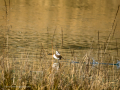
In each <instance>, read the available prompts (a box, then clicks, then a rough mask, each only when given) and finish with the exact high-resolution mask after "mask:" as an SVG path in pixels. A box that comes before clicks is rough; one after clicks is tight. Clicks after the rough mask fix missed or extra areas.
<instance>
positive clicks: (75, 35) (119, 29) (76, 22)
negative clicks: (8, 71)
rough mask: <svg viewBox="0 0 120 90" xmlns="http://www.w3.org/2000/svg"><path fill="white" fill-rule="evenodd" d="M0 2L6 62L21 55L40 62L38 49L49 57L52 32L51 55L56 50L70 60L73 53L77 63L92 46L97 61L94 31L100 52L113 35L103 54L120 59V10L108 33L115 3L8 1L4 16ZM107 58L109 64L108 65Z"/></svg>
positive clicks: (1, 39) (114, 0) (0, 44)
mask: <svg viewBox="0 0 120 90" xmlns="http://www.w3.org/2000/svg"><path fill="white" fill-rule="evenodd" d="M0 2H1V3H0V21H1V22H0V32H1V33H0V52H1V53H2V52H3V47H4V43H5V42H6V41H7V39H6V38H7V35H8V45H9V47H8V49H9V58H12V57H16V58H21V54H23V53H25V52H27V53H29V58H34V59H35V58H40V51H41V48H44V49H45V52H48V53H52V39H53V35H54V32H55V35H54V40H53V49H54V51H55V50H59V51H60V53H61V54H62V55H64V56H65V57H66V58H67V59H70V57H71V50H74V52H75V54H76V56H77V57H78V61H79V60H80V59H81V58H82V57H83V56H84V55H85V54H86V53H88V52H89V50H90V47H91V44H92V42H93V44H92V45H93V48H94V52H93V53H92V57H94V58H95V59H97V52H98V31H99V43H100V44H101V48H104V43H105V42H106V40H107V38H108V36H109V34H110V32H111V31H112V34H113V33H114V37H113V38H112V39H110V42H109V45H108V50H107V51H106V52H107V53H109V54H108V56H109V55H110V57H112V56H114V57H115V58H117V59H118V58H119V57H120V56H119V52H120V35H119V34H120V25H119V24H120V17H119V16H120V10H119V11H118V14H117V17H116V20H115V24H114V27H113V29H112V25H113V21H114V19H115V15H116V12H117V10H118V5H120V1H119V0H110V1H107V0H101V1H100V0H70V1H69V0H57V1H56V0H52V1H51V0H11V1H10V3H9V2H6V4H7V16H6V12H5V11H6V8H5V3H4V0H1V1H0ZM6 17H7V18H6ZM116 23H117V26H116V29H115V25H116ZM114 29H115V32H113V31H114ZM62 30H63V47H62V48H61V45H62ZM112 34H111V36H112ZM4 37H5V38H4ZM116 41H117V49H116ZM117 50H118V51H117ZM69 56H70V57H69ZM110 57H109V58H108V59H109V62H112V61H111V59H110ZM115 58H114V59H115ZM117 59H115V62H116V61H117ZM105 62H108V60H105Z"/></svg>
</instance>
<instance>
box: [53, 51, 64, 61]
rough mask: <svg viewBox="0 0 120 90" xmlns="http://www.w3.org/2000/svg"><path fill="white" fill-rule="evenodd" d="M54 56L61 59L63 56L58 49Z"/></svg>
mask: <svg viewBox="0 0 120 90" xmlns="http://www.w3.org/2000/svg"><path fill="white" fill-rule="evenodd" d="M53 57H54V58H55V59H57V60H61V58H62V56H61V55H60V53H59V52H58V51H56V54H54V55H53Z"/></svg>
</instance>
